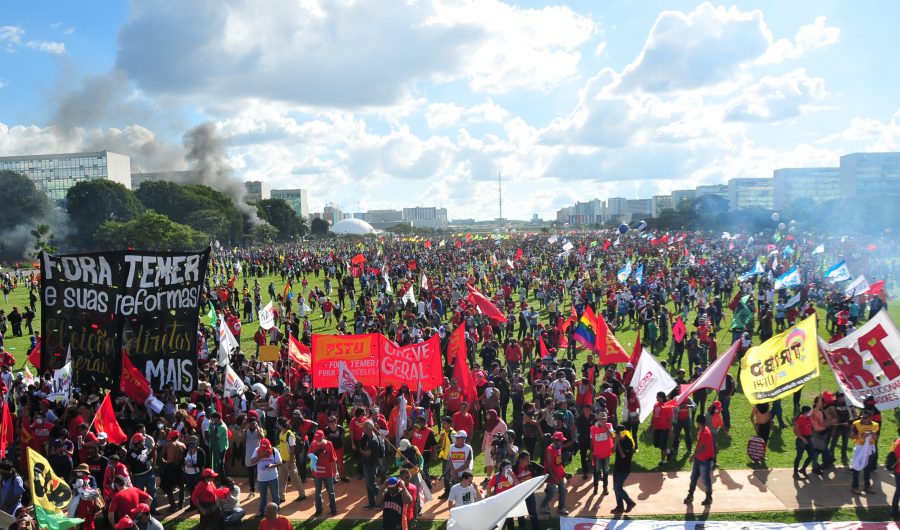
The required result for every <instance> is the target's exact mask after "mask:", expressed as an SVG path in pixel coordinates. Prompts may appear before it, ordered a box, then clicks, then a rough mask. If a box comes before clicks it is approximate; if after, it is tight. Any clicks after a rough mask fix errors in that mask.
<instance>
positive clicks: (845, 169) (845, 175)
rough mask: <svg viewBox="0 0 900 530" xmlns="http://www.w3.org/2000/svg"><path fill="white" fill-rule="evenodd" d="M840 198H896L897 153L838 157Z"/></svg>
mask: <svg viewBox="0 0 900 530" xmlns="http://www.w3.org/2000/svg"><path fill="white" fill-rule="evenodd" d="M840 196H841V197H878V199H880V200H884V199H896V198H898V197H900V153H852V154H849V155H844V156H842V157H841V167H840Z"/></svg>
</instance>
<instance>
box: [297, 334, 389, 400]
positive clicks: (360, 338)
mask: <svg viewBox="0 0 900 530" xmlns="http://www.w3.org/2000/svg"><path fill="white" fill-rule="evenodd" d="M380 339H381V335H378V334H375V333H371V334H367V335H318V334H313V336H312V370H311V372H312V380H313V388H337V386H338V367H339V366H340V362H341V361H344V362H345V363H347V368H349V369H350V371H351V372H353V375H354V376H355V377H356V380H357V381H359V382H360V383H362V384H364V385H377V384H378V379H379V373H378V372H379V370H378V357H379V356H378V346H379V340H380Z"/></svg>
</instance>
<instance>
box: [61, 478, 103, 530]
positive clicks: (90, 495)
mask: <svg viewBox="0 0 900 530" xmlns="http://www.w3.org/2000/svg"><path fill="white" fill-rule="evenodd" d="M99 499H100V492H99V491H98V490H97V485H96V484H95V483H94V481H93V477H91V468H90V466H88V465H87V464H84V463H82V464H78V467H76V468H75V482H73V483H72V501H71V502H70V503H69V517H80V518H82V519H84V522H83V523H81V529H82V530H94V527H95V523H94V517H95V516H96V515H97V508H98V506H97V504H98V500H99ZM99 502H100V504H101V506H99V507H101V508H102V503H103V501H102V500H100V501H99Z"/></svg>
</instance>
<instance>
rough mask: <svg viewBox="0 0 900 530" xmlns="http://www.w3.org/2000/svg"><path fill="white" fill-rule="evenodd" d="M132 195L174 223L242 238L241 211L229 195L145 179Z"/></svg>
mask: <svg viewBox="0 0 900 530" xmlns="http://www.w3.org/2000/svg"><path fill="white" fill-rule="evenodd" d="M135 195H136V196H137V198H138V200H140V201H141V203H142V204H143V205H144V206H145V207H146V208H148V209H150V210H153V211H155V212H157V213H160V214H162V215H165V216H166V217H168V218H169V219H171V220H173V221H175V222H176V223H181V224H186V225H188V226H191V227H193V228H195V229H197V230H200V231H202V232H205V233H206V234H209V236H210V237H214V238H228V239H230V240H231V241H239V240H240V239H241V238H242V237H243V234H244V216H243V214H242V213H241V211H240V210H238V208H237V207H236V206H235V205H234V201H233V200H232V199H231V197H229V196H228V195H225V194H224V193H222V192H220V191H217V190H214V189H212V188H210V187H209V186H205V185H203V184H178V183H176V182H168V181H148V182H144V183H142V184H141V186H140V187H139V188H138V189H137V191H136V192H135ZM199 212H206V213H203V214H201V213H199ZM210 212H216V214H218V215H213V214H212V213H210ZM214 223H219V225H215V224H214Z"/></svg>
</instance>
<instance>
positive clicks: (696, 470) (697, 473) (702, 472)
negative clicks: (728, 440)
mask: <svg viewBox="0 0 900 530" xmlns="http://www.w3.org/2000/svg"><path fill="white" fill-rule="evenodd" d="M701 477H702V478H703V484H704V485H705V486H706V496H707V497H712V459H710V460H697V459H696V458H695V459H694V465H693V467H691V485H690V486H689V487H688V496H689V497H690V496H692V495H693V494H694V490H695V489H697V479H699V478H701Z"/></svg>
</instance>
